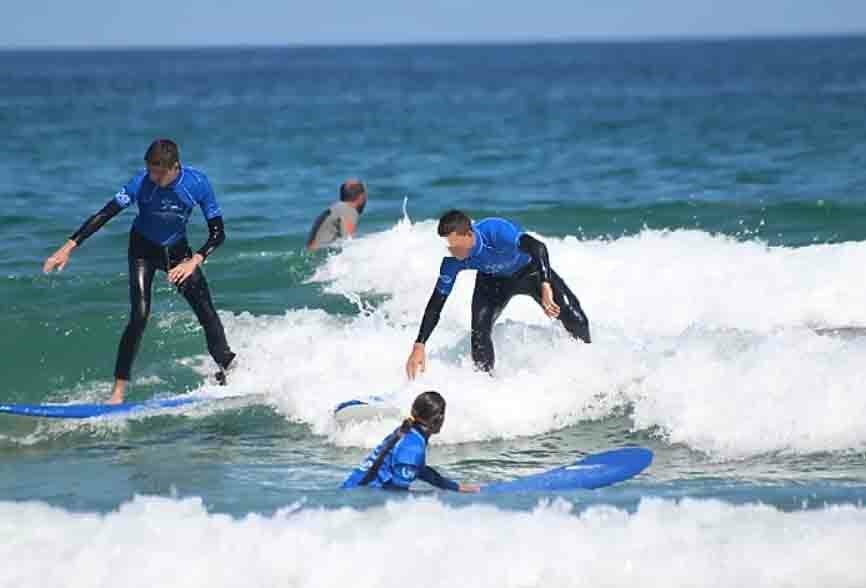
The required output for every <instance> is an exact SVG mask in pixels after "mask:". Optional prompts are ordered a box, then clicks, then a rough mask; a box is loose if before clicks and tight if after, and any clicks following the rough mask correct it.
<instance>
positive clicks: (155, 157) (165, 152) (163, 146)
mask: <svg viewBox="0 0 866 588" xmlns="http://www.w3.org/2000/svg"><path fill="white" fill-rule="evenodd" d="M144 161H145V162H146V163H148V164H150V165H156V166H159V167H164V168H172V167H174V166H175V165H180V150H179V149H178V148H177V143H175V142H174V141H172V140H171V139H157V140H156V141H154V142H153V143H151V144H150V147H148V148H147V151H146V152H145V153H144Z"/></svg>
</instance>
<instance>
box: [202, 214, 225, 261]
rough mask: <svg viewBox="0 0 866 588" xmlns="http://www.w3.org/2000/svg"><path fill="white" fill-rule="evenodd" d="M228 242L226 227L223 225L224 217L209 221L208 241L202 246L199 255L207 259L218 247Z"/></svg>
mask: <svg viewBox="0 0 866 588" xmlns="http://www.w3.org/2000/svg"><path fill="white" fill-rule="evenodd" d="M225 240H226V231H225V226H224V225H223V217H221V216H217V217H214V218H212V219H208V221H207V241H205V243H204V245H202V246H201V247H200V248H199V250H198V251H197V253H198V254H199V255H201V256H202V257H203V258H205V259H207V258H208V255H210V254H211V253H213V252H214V251H215V250H216V248H217V247H219V246H220V245H222V244H223V241H225Z"/></svg>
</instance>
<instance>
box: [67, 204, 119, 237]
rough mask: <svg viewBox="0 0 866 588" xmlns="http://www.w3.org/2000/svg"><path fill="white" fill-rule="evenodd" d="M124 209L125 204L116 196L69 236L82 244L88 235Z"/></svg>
mask: <svg viewBox="0 0 866 588" xmlns="http://www.w3.org/2000/svg"><path fill="white" fill-rule="evenodd" d="M122 210H123V206H121V205H120V204H119V203H118V202H117V197H116V196H115V197H114V198H112V199H111V200H109V201H108V204H106V205H105V206H103V207H102V210H100V211H99V212H97V213H96V214H94V215H93V216H91V217H90V218H88V219H87V220H86V221H84V224H83V225H81V227H79V229H78V230H77V231H75V233H73V234H72V236H71V237H69V238H70V239H71V240H72V241H75V243H76V244H77V245H81V244H82V243H84V241H85V240H86V239H87V238H88V237H90V236H91V235H92V234H93V233H95V232H96V231H98V230H99V229H101V228H102V227H103V226H104V225H105V223H107V222H108V221H110V220H111V219H113V218H114V217H115V216H117V215H118V213H120V211H122Z"/></svg>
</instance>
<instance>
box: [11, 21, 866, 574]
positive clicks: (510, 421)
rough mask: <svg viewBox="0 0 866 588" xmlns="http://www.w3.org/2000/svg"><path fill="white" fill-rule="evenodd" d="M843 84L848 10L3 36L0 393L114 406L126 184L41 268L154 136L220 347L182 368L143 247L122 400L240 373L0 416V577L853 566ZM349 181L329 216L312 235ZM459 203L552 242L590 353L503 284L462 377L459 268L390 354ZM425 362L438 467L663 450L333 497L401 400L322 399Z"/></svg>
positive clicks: (464, 320)
mask: <svg viewBox="0 0 866 588" xmlns="http://www.w3.org/2000/svg"><path fill="white" fill-rule="evenodd" d="M864 104H866V38H863V37H851V38H814V39H813V38H801V39H760V40H758V39H756V40H749V39H741V40H729V41H721V40H720V41H680V42H674V41H665V42H661V41H659V42H633V43H563V44H534V45H533V44H526V45H483V46H387V47H343V48H325V47H318V48H235V49H171V50H169V49H164V50H163V49H153V50H134V49H128V50H120V49H118V50H93V51H89V50H69V51H59V50H44V51H3V52H0V132H2V136H3V137H4V140H3V141H2V142H0V203H2V208H0V307H2V309H3V311H2V313H0V349H2V355H0V357H2V360H0V366H2V372H0V373H2V375H3V386H2V395H0V401H2V402H29V403H38V402H73V401H74V402H85V401H101V400H104V399H107V398H108V396H109V395H110V389H111V383H112V370H113V366H114V359H115V353H116V350H117V343H118V341H119V338H120V334H121V332H122V330H123V328H124V326H125V323H126V320H127V317H128V312H129V298H128V286H127V270H126V243H127V234H128V231H129V227H130V224H131V222H132V219H133V218H134V215H135V213H134V211H133V210H127V211H126V212H125V213H124V214H123V215H121V216H119V217H118V218H115V219H114V220H112V221H111V222H110V223H109V224H108V225H107V226H106V227H105V228H104V229H103V230H102V231H101V232H99V233H98V234H97V235H95V236H93V237H92V238H91V239H90V240H89V241H87V242H86V243H85V244H84V245H83V246H82V247H81V248H80V249H78V250H76V251H75V252H74V254H73V256H72V260H71V262H70V264H69V265H68V266H67V268H66V270H65V271H64V272H62V273H60V274H54V275H51V276H46V275H43V274H42V272H41V264H42V262H43V261H44V259H45V258H46V257H47V256H48V255H49V254H50V253H51V252H53V251H54V250H55V249H56V248H57V247H59V246H60V245H61V244H62V243H63V242H64V241H65V239H66V238H68V236H69V235H70V234H71V233H72V232H73V231H74V230H75V229H76V228H77V227H78V226H79V225H80V224H81V222H82V221H83V220H84V219H85V218H87V216H89V215H90V214H92V213H93V212H95V211H96V210H98V209H99V208H101V207H102V206H103V205H104V204H105V203H106V202H107V201H108V200H109V199H110V198H112V196H113V195H114V194H115V192H117V191H118V190H119V189H120V188H121V186H123V184H124V183H126V182H127V181H128V180H129V178H130V177H132V176H133V175H134V174H135V173H136V172H137V171H138V170H139V169H140V168H141V167H142V157H143V154H144V151H145V149H146V148H147V146H148V144H149V143H150V141H151V140H153V139H154V138H156V137H163V136H166V137H171V138H173V139H175V140H176V141H177V142H178V143H179V145H180V148H181V157H182V160H183V162H184V164H186V165H191V166H194V167H196V168H199V169H201V170H203V171H204V172H205V173H207V174H208V176H209V177H210V179H211V182H212V183H213V185H214V188H215V190H216V194H217V199H218V201H219V203H220V205H221V207H222V210H223V213H224V218H225V224H226V232H227V239H226V242H225V244H224V245H223V246H222V247H221V248H220V249H219V250H218V251H217V252H216V253H215V254H214V255H213V256H212V258H211V259H209V260H208V263H207V265H206V266H205V271H206V274H207V276H208V280H209V282H210V284H211V288H212V293H213V296H214V299H215V303H216V305H217V307H218V309H219V310H220V314H221V316H222V318H223V321H224V324H225V326H226V331H227V335H228V339H229V342H230V344H231V345H232V346H233V348H234V349H235V351H237V352H238V354H239V362H238V368H237V370H236V371H235V372H234V373H233V374H232V378H231V381H230V383H229V385H228V386H226V387H225V388H220V387H217V386H215V385H213V383H211V382H210V381H209V378H208V375H209V374H210V373H211V372H213V370H214V366H213V365H212V362H211V360H210V358H209V356H208V355H207V353H206V349H205V345H204V337H203V335H202V333H201V331H200V329H199V327H198V323H197V322H196V320H195V317H194V315H193V314H192V312H191V311H190V310H189V308H188V307H187V305H186V302H185V301H184V300H183V298H181V297H180V296H179V295H177V294H176V293H175V291H174V289H173V287H171V286H170V285H169V284H168V283H167V282H166V281H165V280H164V279H163V278H162V277H159V276H163V275H162V274H159V275H158V278H157V281H156V284H155V292H154V308H153V315H152V317H151V319H150V323H149V326H148V329H147V332H146V334H145V338H144V341H143V343H142V347H141V351H140V353H139V356H138V359H137V362H136V364H135V367H134V373H133V376H134V379H133V382H132V388H131V390H130V391H129V393H128V398H129V399H130V400H145V399H148V398H151V397H154V396H170V395H176V394H180V393H185V392H194V393H197V394H204V395H213V396H221V397H222V396H241V398H240V399H237V398H235V399H230V400H223V401H221V402H216V403H212V404H208V405H205V406H198V407H192V408H187V409H180V410H177V411H172V412H169V413H167V414H160V415H157V416H143V417H134V418H129V419H97V420H91V421H65V422H64V421H49V420H42V419H26V418H19V417H11V416H0V513H2V514H0V556H2V557H3V559H4V561H6V562H14V565H4V566H2V567H0V586H10V587H11V586H15V587H26V586H40V587H41V586H109V585H111V586H115V585H125V586H148V587H150V586H153V585H160V586H205V585H206V586H209V587H214V588H215V587H218V586H239V585H244V586H304V587H306V586H336V585H340V584H346V583H351V584H354V585H356V586H371V587H372V586H398V585H399V586H403V585H406V584H414V585H417V586H419V587H422V586H454V585H458V586H459V585H465V586H515V587H517V586H521V587H528V586H545V587H546V588H551V587H558V586H629V587H631V586H638V585H640V586H666V587H669V586H732V585H740V586H750V587H751V586H851V587H855V586H864V585H866V568H864V567H863V565H862V553H863V552H862V549H863V547H862V546H863V543H864V540H866V507H864V505H863V501H864V498H866V393H864V385H866V362H864V361H863V358H864V356H866V304H864V300H866V272H864V267H866V134H864V129H866V127H864V124H863V105H864ZM349 177H359V178H361V179H363V180H364V181H365V182H366V183H367V186H368V188H369V196H370V201H369V204H368V206H367V209H366V211H365V213H364V215H363V216H362V217H361V220H360V225H359V232H358V235H357V238H355V239H353V240H351V241H347V242H345V243H343V244H342V245H340V246H338V247H334V248H330V249H328V250H325V251H318V252H315V253H312V254H310V253H307V252H305V251H304V248H303V246H304V243H305V239H306V236H307V232H308V231H309V228H310V225H311V223H312V221H313V219H314V218H315V217H316V216H317V215H318V214H319V212H321V211H322V210H323V209H324V208H325V207H327V206H328V204H330V203H331V202H332V201H333V200H334V199H336V197H337V191H338V186H339V184H340V183H341V182H342V181H343V180H344V179H346V178H349ZM455 207H457V208H461V209H463V210H465V211H466V212H468V213H469V214H470V215H472V216H473V217H474V218H483V217H487V216H500V217H505V218H508V219H512V220H514V221H516V222H518V223H520V224H521V225H522V226H523V227H524V228H525V229H527V230H528V231H530V232H532V233H533V234H534V235H536V236H537V237H538V238H540V239H541V240H543V241H544V242H545V243H546V244H547V246H548V249H549V252H550V258H551V264H552V266H553V268H554V269H555V270H556V271H557V272H558V273H559V274H560V275H562V276H563V278H564V279H565V281H566V282H567V283H568V284H569V285H570V286H571V288H572V290H573V291H574V292H575V293H576V294H577V296H578V297H579V298H580V300H581V304H582V305H583V307H584V309H585V310H586V312H587V314H588V316H589V318H590V322H591V326H592V334H593V343H592V345H584V344H581V343H578V342H575V341H573V340H571V339H570V337H569V336H568V335H567V334H566V332H565V331H564V329H563V328H562V327H561V326H559V325H558V324H557V323H555V322H551V321H550V320H549V319H547V318H546V317H545V316H544V314H543V313H542V312H541V310H540V309H539V308H538V307H537V306H536V305H535V303H534V302H532V301H531V300H529V299H515V300H514V301H513V302H512V303H511V304H510V305H509V307H508V308H507V310H506V311H505V313H504V314H503V316H502V318H501V319H500V320H499V322H498V323H497V325H496V327H495V329H494V332H493V336H494V341H495V345H496V351H497V369H496V372H495V374H494V377H489V376H487V375H483V374H480V373H477V372H475V371H473V369H472V362H471V359H470V357H469V320H470V311H469V308H470V300H471V296H472V287H473V276H472V275H471V272H464V273H463V274H461V276H460V278H459V279H458V280H457V283H456V287H455V289H454V291H453V293H452V295H451V296H450V298H449V300H448V302H447V304H446V306H445V310H444V312H443V314H442V320H441V322H440V324H439V326H438V328H437V330H436V332H435V333H434V334H433V336H432V337H431V339H430V341H429V344H428V360H429V363H428V369H427V372H426V373H425V374H424V375H423V376H422V377H421V378H419V379H418V380H416V381H414V382H407V381H406V376H405V373H404V364H405V361H406V359H407V356H408V354H409V351H410V350H411V345H412V342H413V341H414V338H415V335H416V333H417V330H418V326H419V323H420V319H421V315H422V313H423V309H424V306H425V304H426V302H427V299H428V297H429V295H430V293H431V291H432V288H433V285H434V283H435V281H436V278H437V275H438V268H439V263H440V261H441V258H442V256H443V255H446V254H447V252H446V249H445V244H444V242H443V240H442V239H440V238H439V237H437V235H436V219H437V218H438V217H439V215H441V214H442V213H443V212H445V211H446V210H448V209H450V208H455ZM205 228H206V227H205V223H204V221H203V219H202V216H201V214H200V213H199V212H198V211H196V212H195V213H194V215H193V219H192V221H191V223H190V231H189V232H190V241H191V243H192V244H193V247H194V248H196V247H198V244H200V243H201V242H203V241H204V238H205ZM427 389H435V390H438V391H440V392H441V393H442V394H443V395H444V396H445V398H446V399H447V401H448V413H447V419H446V421H445V425H444V427H443V430H442V433H441V434H440V435H438V436H436V437H434V438H433V444H432V446H431V449H430V452H429V455H428V462H429V463H430V464H431V465H434V466H436V467H437V468H438V469H439V471H441V472H443V473H445V474H447V475H449V476H451V477H454V478H456V479H458V480H461V481H464V482H472V483H484V482H488V481H493V480H502V479H508V478H512V477H515V476H519V475H524V474H528V473H532V472H536V471H541V470H544V469H547V468H552V467H555V466H558V465H561V464H565V463H569V462H571V461H573V460H574V459H576V458H577V457H579V456H580V455H583V454H585V453H591V452H596V451H602V450H604V449H608V448H612V447H619V446H624V445H641V446H645V447H649V448H651V449H652V450H653V451H654V452H655V461H654V462H653V464H652V466H651V467H650V468H649V469H648V470H647V471H646V472H645V473H643V474H641V475H640V476H639V477H637V478H635V479H634V480H630V481H627V482H624V483H621V484H618V485H615V486H611V487H608V488H603V489H599V490H594V491H586V490H579V491H574V492H566V493H558V494H546V495H540V494H510V495H509V494H503V495H489V496H474V495H456V494H443V493H439V492H434V491H432V490H431V489H430V488H429V487H425V485H424V484H423V483H418V484H416V486H417V487H418V488H417V492H413V493H412V494H411V495H407V496H402V495H399V496H398V495H394V494H392V493H381V492H373V491H365V490H361V491H354V492H346V491H340V490H338V489H337V488H338V486H339V484H340V483H341V481H342V480H343V478H344V477H345V476H346V475H347V474H348V472H349V471H350V470H351V469H352V468H353V467H355V466H356V465H357V464H358V463H359V462H360V461H361V459H362V458H363V457H364V455H365V454H366V453H367V452H368V451H369V449H370V448H371V447H373V446H375V445H376V444H377V443H378V442H379V441H380V440H381V439H382V438H383V437H384V436H385V435H386V434H388V433H389V432H390V431H391V430H392V429H393V428H394V427H395V426H396V425H397V421H396V420H394V421H389V420H384V421H371V422H364V423H356V424H353V425H349V426H345V427H341V426H337V425H336V423H335V422H334V419H333V418H332V411H333V408H334V407H335V405H336V404H338V403H339V402H341V401H344V400H349V399H352V398H355V397H359V396H367V395H371V394H381V395H387V396H388V397H389V398H390V399H391V400H392V402H394V403H396V405H397V406H401V407H403V408H404V410H405V411H406V412H407V413H408V410H409V406H410V404H411V402H412V399H413V398H414V397H415V395H417V394H418V393H420V392H421V391H423V390H427Z"/></svg>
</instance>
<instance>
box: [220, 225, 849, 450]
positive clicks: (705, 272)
mask: <svg viewBox="0 0 866 588" xmlns="http://www.w3.org/2000/svg"><path fill="white" fill-rule="evenodd" d="M545 240H546V241H547V242H548V244H549V246H550V248H551V258H552V260H553V262H554V265H555V267H558V268H559V269H560V270H561V272H562V273H563V275H565V277H566V279H567V281H568V282H570V283H571V285H572V286H573V288H574V289H575V291H576V292H578V294H579V295H580V296H581V298H582V299H583V300H584V303H585V305H586V307H587V309H588V312H589V314H590V318H591V320H592V324H593V336H594V342H593V344H592V345H583V344H580V343H577V342H575V341H573V340H571V339H570V337H568V336H567V334H566V333H565V331H564V330H563V329H562V328H561V327H560V326H559V325H558V324H556V323H552V322H550V321H549V320H548V319H546V318H545V317H544V316H543V314H542V313H541V311H540V310H539V309H538V308H537V307H536V306H535V303H534V302H532V301H531V300H528V299H524V300H519V299H518V300H515V303H513V304H512V305H510V306H509V307H508V309H507V310H506V312H505V313H504V316H503V318H502V319H501V320H500V321H499V323H497V326H496V328H495V329H494V341H495V344H496V351H497V362H498V363H497V371H496V377H494V378H490V377H488V376H486V375H483V374H479V373H476V372H474V371H473V370H472V367H471V360H470V358H469V336H468V327H469V314H470V313H469V302H470V297H471V289H472V282H473V280H472V278H471V275H466V276H461V278H460V279H459V280H458V282H457V286H456V288H455V291H454V293H453V294H452V296H451V297H450V298H449V301H448V303H447V305H446V307H445V311H444V312H443V317H442V320H441V322H440V324H439V326H438V328H437V330H436V332H435V333H434V335H433V337H432V338H431V339H430V341H429V343H428V359H429V362H428V370H427V373H426V374H424V375H423V376H422V377H421V378H420V379H419V380H418V381H416V382H412V383H408V382H407V381H406V378H405V375H404V362H405V360H406V358H407V356H408V353H409V351H410V349H411V344H412V341H413V340H414V338H415V335H416V333H417V329H418V323H419V321H420V317H421V314H422V312H423V308H424V305H425V304H426V301H427V298H428V296H429V292H430V289H431V288H432V286H433V282H434V281H435V278H436V275H437V271H438V267H437V266H438V263H439V260H440V258H441V254H442V253H443V252H444V246H443V244H442V242H441V240H440V239H439V238H438V237H436V236H435V231H434V227H433V224H432V223H429V222H428V223H420V224H417V225H411V224H409V223H408V222H401V223H399V224H398V225H397V226H395V227H394V228H393V229H390V230H388V231H384V232H381V233H377V234H372V235H369V236H366V237H364V238H361V239H357V240H354V241H351V242H348V243H346V246H345V248H344V249H343V250H342V251H339V252H335V253H334V254H333V255H332V256H331V257H329V258H328V259H327V261H326V262H325V264H324V265H323V266H322V267H321V268H320V270H319V271H318V272H317V274H316V276H315V280H316V281H321V282H322V283H323V285H324V287H325V288H327V289H328V290H330V291H332V292H338V293H342V294H344V295H345V296H347V297H348V298H349V299H352V300H356V301H359V300H360V301H362V300H363V297H364V296H366V295H367V294H366V293H370V292H372V293H376V294H379V295H382V294H384V295H386V296H387V299H386V300H385V301H384V302H381V304H380V305H379V306H377V307H369V305H368V306H367V308H366V310H365V312H364V313H362V314H361V315H359V316H355V317H336V316H331V315H328V314H327V313H326V312H324V311H321V310H292V311H288V312H287V313H286V314H285V315H284V316H277V317H255V316H251V315H248V314H244V315H239V316H231V315H227V316H226V325H227V329H228V331H229V333H230V337H231V340H232V344H233V346H235V347H236V348H237V350H239V351H240V352H241V361H240V366H239V368H238V370H237V372H236V373H235V374H234V375H233V377H232V383H231V384H230V386H229V387H228V389H227V390H226V391H225V393H227V394H237V393H241V394H255V393H263V394H265V395H266V397H267V398H268V399H269V401H270V402H271V403H272V404H273V405H274V406H275V407H276V408H277V410H279V411H280V412H282V413H283V414H285V415H286V416H287V417H289V418H292V419H295V420H298V421H300V422H304V423H308V424H310V425H311V426H312V428H313V430H314V432H316V433H317V434H321V435H326V436H328V438H329V439H330V440H331V441H332V442H334V443H336V444H338V445H361V446H366V447H370V446H373V445H375V444H376V443H377V442H378V441H380V440H381V438H382V437H383V436H384V435H385V434H387V432H389V431H390V430H391V428H392V427H394V426H395V425H396V421H390V422H389V421H385V422H373V423H364V424H361V425H355V426H350V427H347V428H343V429H338V428H336V426H335V424H334V422H333V419H332V418H331V411H332V410H333V408H334V406H336V405H337V404H338V403H340V402H343V401H345V400H350V399H352V398H356V397H363V396H367V395H371V394H386V395H390V396H391V402H392V403H393V404H394V405H395V406H398V407H400V408H402V409H403V410H406V411H408V407H409V406H410V404H411V401H412V399H413V398H414V396H415V395H416V394H418V393H419V392H421V391H423V390H425V389H430V388H433V389H437V390H439V391H441V392H442V393H443V394H444V395H445V396H446V398H447V400H448V402H449V408H448V418H447V421H446V425H445V428H444V429H443V432H442V434H441V435H440V436H437V437H436V438H434V442H444V443H456V442H465V441H480V440H487V439H495V438H513V437H517V436H524V435H535V434H539V433H543V432H547V431H550V430H554V429H557V428H561V427H566V426H571V425H575V424H578V423H580V422H581V421H584V420H586V419H594V418H603V417H605V416H608V415H610V414H612V413H614V412H615V411H619V412H621V411H622V409H623V408H625V407H630V408H633V415H634V422H635V427H636V428H640V429H644V428H652V429H653V430H656V431H658V432H659V433H660V434H662V435H664V436H665V437H666V438H668V439H670V440H671V441H674V442H682V443H686V444H688V445H689V446H691V447H693V448H696V449H700V450H703V451H706V452H709V453H712V454H715V455H720V456H722V457H739V456H743V455H751V454H756V453H763V452H770V451H779V450H782V451H794V452H812V451H824V450H831V451H834V450H845V449H862V448H863V447H866V429H864V428H863V427H862V423H863V422H866V400H864V399H866V395H864V394H863V393H862V390H861V388H862V384H863V382H864V381H866V372H864V370H866V368H864V364H863V362H862V361H861V359H860V358H862V357H863V354H864V352H866V339H863V338H860V339H857V338H853V339H852V338H834V337H824V336H819V335H817V334H816V333H814V332H813V331H812V330H810V329H809V328H807V327H805V326H803V325H804V324H805V323H823V324H829V323H848V324H850V323H856V322H858V321H862V322H863V323H864V324H866V305H863V304H862V301H861V300H860V298H861V297H862V294H863V293H864V292H866V284H863V275H864V272H862V271H861V270H860V267H861V266H864V267H866V265H864V264H866V244H857V243H850V244H842V245H833V246H812V247H806V248H801V249H784V248H775V249H774V248H768V247H766V246H764V245H762V244H760V243H740V242H737V241H734V240H731V239H728V238H724V237H714V236H711V235H707V234H704V233H699V232H694V231H680V232H674V233H660V232H652V231H647V232H644V233H642V234H641V235H639V236H636V237H628V238H624V239H620V240H617V241H612V242H601V241H593V242H581V241H578V240H576V239H572V238H566V239H545Z"/></svg>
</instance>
